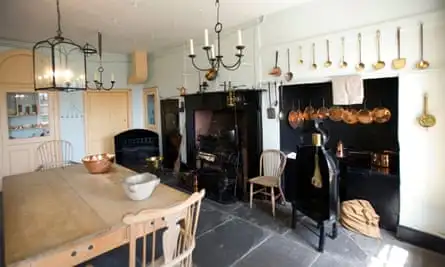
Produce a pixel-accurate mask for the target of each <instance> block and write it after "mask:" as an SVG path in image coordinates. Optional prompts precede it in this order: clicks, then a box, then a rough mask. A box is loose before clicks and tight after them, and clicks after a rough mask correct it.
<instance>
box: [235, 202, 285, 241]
mask: <svg viewBox="0 0 445 267" xmlns="http://www.w3.org/2000/svg"><path fill="white" fill-rule="evenodd" d="M290 212H291V211H290V210H287V209H285V208H281V207H279V208H277V209H276V214H275V218H274V217H273V216H272V207H271V206H270V203H255V204H254V205H253V207H252V208H250V207H249V204H243V205H241V206H240V207H238V208H237V209H235V210H234V211H233V212H231V213H232V214H233V215H235V216H238V217H240V218H242V219H244V220H247V221H249V222H251V223H253V224H256V225H258V226H260V227H264V228H266V229H268V230H271V231H273V232H276V233H278V234H283V233H285V232H286V231H288V230H289V229H290V223H291V213H290Z"/></svg>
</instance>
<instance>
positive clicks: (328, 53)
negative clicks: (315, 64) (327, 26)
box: [324, 40, 332, 68]
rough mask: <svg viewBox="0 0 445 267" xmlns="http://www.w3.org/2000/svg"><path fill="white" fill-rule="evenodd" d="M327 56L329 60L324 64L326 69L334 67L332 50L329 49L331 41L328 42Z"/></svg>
mask: <svg viewBox="0 0 445 267" xmlns="http://www.w3.org/2000/svg"><path fill="white" fill-rule="evenodd" d="M326 55H327V57H328V58H327V60H326V62H325V63H324V67H325V68H329V67H330V66H331V65H332V61H331V55H330V49H329V40H326Z"/></svg>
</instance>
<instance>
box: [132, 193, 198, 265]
mask: <svg viewBox="0 0 445 267" xmlns="http://www.w3.org/2000/svg"><path fill="white" fill-rule="evenodd" d="M204 194H205V191H204V190H201V191H200V192H197V193H194V194H193V195H191V196H190V197H189V198H188V199H187V200H185V201H184V202H182V203H180V204H178V205H176V206H173V207H171V208H167V209H157V210H142V211H140V212H139V213H137V214H127V215H125V216H124V218H123V222H124V223H125V224H127V225H128V231H129V241H130V255H129V267H136V251H137V249H136V244H137V242H136V240H137V239H138V238H140V237H142V241H143V245H142V250H143V251H142V265H141V266H144V267H145V266H160V267H171V266H184V267H190V266H192V258H191V257H192V252H193V249H194V248H195V236H196V229H197V224H198V219H199V211H200V209H201V201H202V198H203V197H204ZM160 230H161V231H163V232H162V233H161V235H162V236H161V238H162V254H163V256H162V257H160V258H156V254H157V251H156V238H157V233H159V232H157V231H160ZM147 235H151V238H152V250H151V257H147V249H146V242H147V238H146V237H147ZM147 258H150V263H149V264H148V262H147Z"/></svg>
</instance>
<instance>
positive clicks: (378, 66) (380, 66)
mask: <svg viewBox="0 0 445 267" xmlns="http://www.w3.org/2000/svg"><path fill="white" fill-rule="evenodd" d="M376 37H377V62H376V63H374V64H372V67H373V68H374V69H375V70H381V69H383V68H384V67H385V65H386V64H385V62H384V61H383V60H381V58H380V30H377V32H376Z"/></svg>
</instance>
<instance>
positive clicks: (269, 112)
mask: <svg viewBox="0 0 445 267" xmlns="http://www.w3.org/2000/svg"><path fill="white" fill-rule="evenodd" d="M267 86H268V93H269V107H268V108H267V118H268V119H275V117H276V114H275V108H274V107H272V98H271V96H270V82H269V83H268V84H267Z"/></svg>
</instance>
